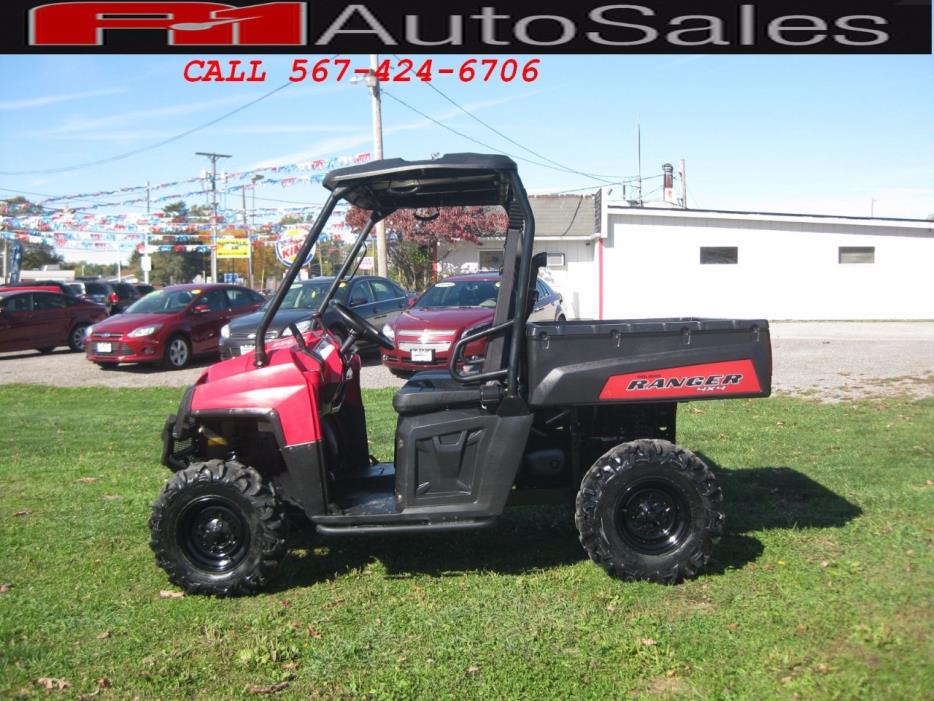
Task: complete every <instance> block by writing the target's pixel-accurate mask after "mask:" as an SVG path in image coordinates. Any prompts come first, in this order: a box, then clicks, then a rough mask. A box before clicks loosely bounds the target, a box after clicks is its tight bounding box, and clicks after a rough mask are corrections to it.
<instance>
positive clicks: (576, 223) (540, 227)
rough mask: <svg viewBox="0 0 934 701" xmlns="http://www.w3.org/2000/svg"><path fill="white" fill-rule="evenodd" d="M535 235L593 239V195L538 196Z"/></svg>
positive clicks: (535, 199) (534, 198) (534, 209)
mask: <svg viewBox="0 0 934 701" xmlns="http://www.w3.org/2000/svg"><path fill="white" fill-rule="evenodd" d="M529 201H530V202H531V204H532V214H533V215H534V216H535V237H536V238H541V237H543V236H548V237H562V238H563V237H567V238H579V237H583V238H590V237H592V236H593V234H594V229H595V226H594V196H593V195H534V196H531V197H529Z"/></svg>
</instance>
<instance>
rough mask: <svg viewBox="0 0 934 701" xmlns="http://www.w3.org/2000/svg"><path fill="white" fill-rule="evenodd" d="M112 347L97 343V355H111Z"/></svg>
mask: <svg viewBox="0 0 934 701" xmlns="http://www.w3.org/2000/svg"><path fill="white" fill-rule="evenodd" d="M113 349H114V346H113V344H112V343H98V344H97V352H98V353H113Z"/></svg>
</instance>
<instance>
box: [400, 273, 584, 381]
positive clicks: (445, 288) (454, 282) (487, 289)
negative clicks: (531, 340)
mask: <svg viewBox="0 0 934 701" xmlns="http://www.w3.org/2000/svg"><path fill="white" fill-rule="evenodd" d="M499 286H500V275H499V273H474V274H472V275H454V276H451V277H448V278H445V279H444V280H441V281H440V282H436V283H435V284H434V285H432V286H431V287H429V288H428V289H427V290H425V292H424V294H422V296H421V297H419V298H418V300H417V301H416V302H415V304H413V305H412V307H411V308H410V309H407V310H406V311H404V312H403V313H402V314H400V315H399V316H398V317H396V319H395V320H394V321H393V322H391V323H389V324H386V326H384V327H383V333H384V334H385V335H386V336H387V337H389V338H391V339H392V340H393V342H394V343H395V347H394V348H393V349H392V350H383V356H382V359H383V365H385V366H386V367H387V368H389V371H390V372H392V373H393V374H394V375H398V376H399V377H408V376H409V375H411V374H412V373H414V372H418V371H421V370H439V369H443V368H446V367H447V366H448V358H449V357H450V355H449V352H450V350H451V348H452V347H453V345H454V343H455V342H456V341H457V340H458V339H459V338H460V337H461V336H463V335H464V334H465V333H467V332H472V331H478V330H480V329H483V328H485V327H487V326H489V325H490V324H491V323H492V321H493V314H494V312H495V311H496V299H497V297H498V295H499ZM562 301H563V300H562V298H561V295H560V294H558V293H557V292H555V291H554V290H553V289H551V287H550V286H549V285H548V283H546V282H545V281H544V280H541V279H538V280H536V281H535V292H534V293H533V295H532V313H531V315H530V316H529V321H533V322H534V321H564V320H565V318H566V317H565V313H564V308H563V307H562V306H561V305H562ZM485 353H486V342H485V341H478V342H477V343H476V344H471V345H469V346H468V347H467V352H466V354H465V361H466V363H467V364H468V365H473V364H476V363H479V362H480V361H482V360H483V357H484V354H485Z"/></svg>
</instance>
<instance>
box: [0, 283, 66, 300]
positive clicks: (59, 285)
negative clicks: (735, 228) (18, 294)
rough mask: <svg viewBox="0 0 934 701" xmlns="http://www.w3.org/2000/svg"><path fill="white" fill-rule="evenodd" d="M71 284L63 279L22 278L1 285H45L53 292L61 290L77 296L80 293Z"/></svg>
mask: <svg viewBox="0 0 934 701" xmlns="http://www.w3.org/2000/svg"><path fill="white" fill-rule="evenodd" d="M70 285H71V283H69V282H62V281H61V280H20V281H19V282H10V283H7V284H6V285H3V286H2V287H0V289H3V288H6V287H13V288H16V287H31V288H36V287H43V288H46V289H50V290H51V291H53V292H59V293H61V294H63V295H68V296H69V297H77V296H78V295H77V294H76V293H75V291H74V290H73V289H72V288H71V287H70Z"/></svg>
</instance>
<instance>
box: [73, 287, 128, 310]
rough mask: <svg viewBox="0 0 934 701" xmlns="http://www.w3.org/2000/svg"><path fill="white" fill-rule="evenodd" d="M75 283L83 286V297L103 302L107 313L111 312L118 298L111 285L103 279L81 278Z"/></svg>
mask: <svg viewBox="0 0 934 701" xmlns="http://www.w3.org/2000/svg"><path fill="white" fill-rule="evenodd" d="M75 284H78V285H82V286H83V288H84V295H83V296H84V298H85V299H89V300H91V301H92V302H97V303H98V304H103V305H104V306H105V307H106V308H107V313H108V314H113V307H114V305H115V304H116V303H117V302H118V301H119V300H120V298H119V297H118V296H117V291H116V290H115V289H114V288H113V285H111V284H110V283H109V282H104V281H103V280H82V281H80V282H77V283H75Z"/></svg>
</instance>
